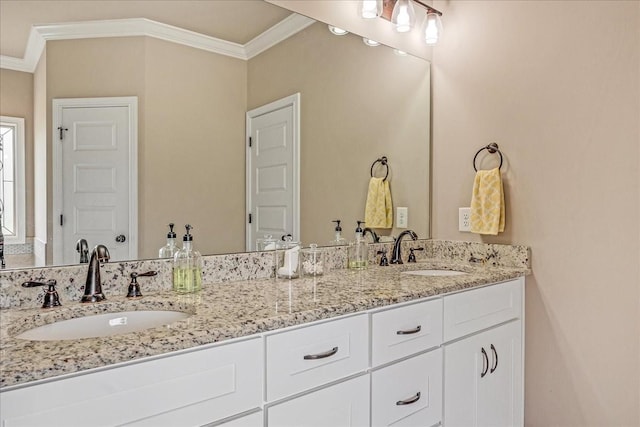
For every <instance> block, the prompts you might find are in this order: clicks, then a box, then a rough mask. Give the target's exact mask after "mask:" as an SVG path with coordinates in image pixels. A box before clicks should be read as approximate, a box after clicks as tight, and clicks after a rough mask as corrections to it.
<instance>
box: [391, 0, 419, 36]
mask: <svg viewBox="0 0 640 427" xmlns="http://www.w3.org/2000/svg"><path fill="white" fill-rule="evenodd" d="M415 20H416V12H415V10H414V9H413V2H412V1H411V0H397V1H396V4H395V6H393V12H392V13H391V22H392V23H393V25H395V29H396V31H397V32H399V33H406V32H409V31H411V28H412V27H413V24H414V22H415Z"/></svg>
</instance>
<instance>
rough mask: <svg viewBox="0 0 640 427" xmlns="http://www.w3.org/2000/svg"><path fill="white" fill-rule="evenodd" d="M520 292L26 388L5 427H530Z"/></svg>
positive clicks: (497, 289) (494, 292) (480, 293)
mask: <svg viewBox="0 0 640 427" xmlns="http://www.w3.org/2000/svg"><path fill="white" fill-rule="evenodd" d="M523 287H524V278H518V279H515V280H510V281H507V282H504V283H498V284H494V285H489V286H484V287H481V288H475V289H472V290H468V291H461V292H458V293H455V294H448V295H443V296H434V297H431V298H429V299H423V300H418V301H412V302H407V303H403V304H398V305H390V306H386V307H382V308H377V309H372V310H369V311H364V312H360V313H355V314H350V315H346V316H341V317H337V318H333V319H328V320H322V321H318V322H313V323H309V324H303V325H299V326H295V327H290V328H286V329H282V330H274V331H271V332H267V333H263V334H257V335H253V336H251V337H247V338H246V339H241V340H236V341H233V342H230V343H227V344H225V343H221V344H217V345H209V346H205V347H200V348H197V349H193V350H192V351H181V352H176V353H172V354H167V355H166V356H163V357H155V358H150V359H147V360H142V361H137V362H133V363H128V364H123V365H120V366H115V367H108V368H105V369H102V370H99V371H94V372H88V373H84V374H80V375H69V376H65V377H60V378H57V379H52V380H50V381H43V382H41V383H37V384H34V385H25V386H24V387H18V388H15V389H12V390H9V391H3V392H2V393H0V421H1V423H0V425H1V426H2V427H19V426H39V425H43V424H46V425H51V426H57V425H59V426H65V427H68V426H83V427H84V426H103V425H104V426H112V425H127V426H154V427H156V426H160V427H161V426H171V427H173V426H200V425H206V424H211V425H216V426H224V427H226V426H229V427H236V426H238V427H240V426H242V427H247V426H252V427H253V426H256V427H258V426H266V427H286V426H311V427H314V426H317V427H325V426H334V425H335V426H376V427H377V426H391V425H393V426H396V427H401V426H418V425H419V426H427V427H429V426H434V425H437V424H439V423H442V424H443V425H444V426H445V427H449V426H465V427H468V426H521V425H522V424H523V401H522V398H523V360H522V358H523V325H524V315H523ZM443 392H444V394H443Z"/></svg>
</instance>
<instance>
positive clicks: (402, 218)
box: [396, 207, 409, 228]
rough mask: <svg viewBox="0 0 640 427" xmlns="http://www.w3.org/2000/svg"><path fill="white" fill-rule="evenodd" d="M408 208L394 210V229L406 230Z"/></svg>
mask: <svg viewBox="0 0 640 427" xmlns="http://www.w3.org/2000/svg"><path fill="white" fill-rule="evenodd" d="M408 224H409V208H401V207H398V208H396V228H407V227H408V226H409V225H408Z"/></svg>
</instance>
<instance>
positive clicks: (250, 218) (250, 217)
mask: <svg viewBox="0 0 640 427" xmlns="http://www.w3.org/2000/svg"><path fill="white" fill-rule="evenodd" d="M252 219H253V217H252V216H251V214H249V224H251V220H252Z"/></svg>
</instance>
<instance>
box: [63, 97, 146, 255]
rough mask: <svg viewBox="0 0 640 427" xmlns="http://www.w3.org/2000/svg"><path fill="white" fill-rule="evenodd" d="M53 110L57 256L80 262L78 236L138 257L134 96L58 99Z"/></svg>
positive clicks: (120, 252) (91, 242) (118, 253)
mask: <svg viewBox="0 0 640 427" xmlns="http://www.w3.org/2000/svg"><path fill="white" fill-rule="evenodd" d="M54 111H56V113H57V114H56V117H55V119H56V120H55V121H54V127H55V129H54V131H55V132H54V151H55V152H56V154H57V156H55V157H56V159H54V205H55V206H54V218H53V219H54V262H55V263H56V264H58V263H64V264H68V263H77V262H79V257H80V254H79V253H78V252H77V251H76V243H77V242H78V240H79V239H86V240H87V242H88V244H89V249H90V250H91V248H93V247H94V246H95V245H98V244H103V245H105V246H106V247H107V248H108V249H109V253H110V255H111V261H120V260H127V259H132V258H137V156H136V152H137V135H136V134H137V126H136V123H135V121H136V120H137V102H136V98H116V99H114V98H94V99H57V100H54ZM56 231H57V233H56Z"/></svg>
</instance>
